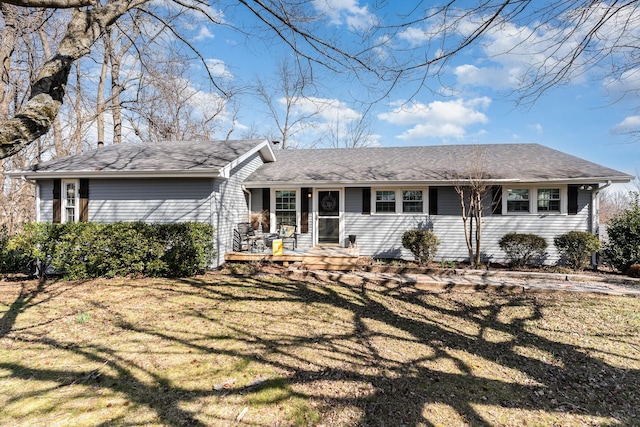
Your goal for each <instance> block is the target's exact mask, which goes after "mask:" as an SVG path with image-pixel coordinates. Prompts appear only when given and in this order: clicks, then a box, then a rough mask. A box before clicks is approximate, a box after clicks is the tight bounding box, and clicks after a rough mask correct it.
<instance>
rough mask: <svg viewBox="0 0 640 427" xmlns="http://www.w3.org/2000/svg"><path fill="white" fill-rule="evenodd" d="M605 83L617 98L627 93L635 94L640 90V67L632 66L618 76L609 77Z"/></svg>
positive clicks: (606, 88)
mask: <svg viewBox="0 0 640 427" xmlns="http://www.w3.org/2000/svg"><path fill="white" fill-rule="evenodd" d="M603 85H604V88H605V90H607V91H608V92H609V94H611V95H612V96H614V97H615V98H620V97H623V96H625V95H627V94H634V95H635V94H636V93H637V92H639V91H640V68H631V69H629V70H626V71H624V72H623V73H622V74H620V76H618V77H616V78H613V77H611V78H608V79H607V80H605V82H604V84H603Z"/></svg>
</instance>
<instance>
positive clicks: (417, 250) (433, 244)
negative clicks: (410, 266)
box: [402, 228, 440, 264]
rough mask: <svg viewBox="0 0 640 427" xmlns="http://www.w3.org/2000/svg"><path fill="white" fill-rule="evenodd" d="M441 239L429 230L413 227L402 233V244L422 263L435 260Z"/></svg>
mask: <svg viewBox="0 0 640 427" xmlns="http://www.w3.org/2000/svg"><path fill="white" fill-rule="evenodd" d="M439 244H440V240H438V237H437V236H436V235H435V234H433V233H432V232H431V231H428V230H420V229H417V228H416V229H412V230H407V231H405V232H404V233H403V235H402V246H404V247H405V248H406V249H408V250H409V251H411V253H412V254H413V255H414V256H415V257H416V259H417V260H419V261H420V263H421V264H428V263H429V262H431V261H433V257H434V256H435V255H436V253H437V252H438V245H439Z"/></svg>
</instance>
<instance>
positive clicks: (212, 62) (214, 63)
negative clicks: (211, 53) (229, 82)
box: [206, 58, 233, 79]
mask: <svg viewBox="0 0 640 427" xmlns="http://www.w3.org/2000/svg"><path fill="white" fill-rule="evenodd" d="M206 64H207V68H208V69H209V72H210V73H211V75H212V76H213V77H219V78H225V79H231V78H233V74H231V72H230V71H229V69H228V68H227V66H226V64H225V63H224V61H223V60H221V59H215V58H210V59H207V60H206Z"/></svg>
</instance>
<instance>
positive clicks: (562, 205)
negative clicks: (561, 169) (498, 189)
mask: <svg viewBox="0 0 640 427" xmlns="http://www.w3.org/2000/svg"><path fill="white" fill-rule="evenodd" d="M504 195H506V197H503V200H505V199H506V202H505V205H506V206H505V207H504V209H505V210H504V211H503V212H506V213H513V214H522V213H532V214H536V213H540V214H542V213H566V212H567V205H566V201H563V199H565V198H566V190H563V189H562V188H559V187H557V188H535V187H534V188H507V189H506V190H505V193H504Z"/></svg>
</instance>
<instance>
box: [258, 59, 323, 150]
mask: <svg viewBox="0 0 640 427" xmlns="http://www.w3.org/2000/svg"><path fill="white" fill-rule="evenodd" d="M271 80H275V81H276V82H277V83H276V84H275V85H268V84H266V83H265V82H264V80H263V79H261V78H259V77H258V78H257V82H258V83H257V87H256V92H257V94H258V97H259V98H260V99H261V100H262V102H264V104H265V105H266V106H267V108H268V110H269V116H270V117H271V118H272V119H273V121H274V123H275V125H276V128H277V131H276V132H274V134H275V135H272V136H271V138H270V139H274V140H277V141H280V148H282V149H286V148H288V147H289V145H290V144H289V140H290V139H291V138H293V137H294V136H295V135H296V134H298V133H300V132H302V131H304V130H305V129H309V128H310V127H313V126H314V121H313V118H314V117H316V116H317V115H318V114H319V112H320V109H321V108H322V106H321V105H317V104H315V103H313V101H311V100H310V99H309V98H308V96H309V95H310V94H309V92H310V91H314V90H315V87H314V85H313V79H312V78H311V73H310V70H309V69H308V68H299V69H295V68H294V67H293V66H292V65H291V63H290V62H289V61H287V60H282V61H280V64H279V67H278V69H277V72H276V75H275V78H273V79H271Z"/></svg>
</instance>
